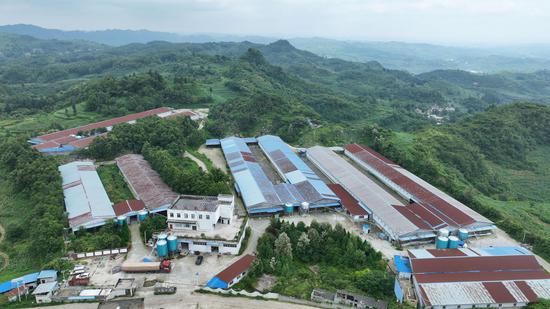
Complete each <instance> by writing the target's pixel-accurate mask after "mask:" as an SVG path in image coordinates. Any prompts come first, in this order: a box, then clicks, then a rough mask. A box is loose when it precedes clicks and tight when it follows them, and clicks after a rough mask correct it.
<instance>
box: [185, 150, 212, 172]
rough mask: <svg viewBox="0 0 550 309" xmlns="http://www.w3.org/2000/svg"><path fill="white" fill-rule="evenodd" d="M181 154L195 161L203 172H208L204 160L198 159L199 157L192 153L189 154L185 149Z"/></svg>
mask: <svg viewBox="0 0 550 309" xmlns="http://www.w3.org/2000/svg"><path fill="white" fill-rule="evenodd" d="M183 156H184V157H186V158H189V159H191V160H193V161H194V162H195V163H197V165H198V166H199V167H200V168H201V169H202V171H203V172H206V173H208V168H207V167H206V164H204V162H202V161H201V160H199V158H197V157H195V156H194V155H192V154H190V153H189V152H187V151H186V152H185V153H184V154H183Z"/></svg>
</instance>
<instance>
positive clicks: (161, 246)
mask: <svg viewBox="0 0 550 309" xmlns="http://www.w3.org/2000/svg"><path fill="white" fill-rule="evenodd" d="M157 255H158V256H159V257H165V256H167V255H168V246H167V244H166V240H164V239H162V240H159V241H157Z"/></svg>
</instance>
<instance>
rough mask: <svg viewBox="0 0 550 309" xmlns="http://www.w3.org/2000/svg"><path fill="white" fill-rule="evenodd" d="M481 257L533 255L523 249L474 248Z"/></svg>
mask: <svg viewBox="0 0 550 309" xmlns="http://www.w3.org/2000/svg"><path fill="white" fill-rule="evenodd" d="M472 250H474V251H476V252H478V253H479V254H480V255H487V256H502V255H533V253H532V252H531V251H529V250H527V249H525V248H523V247H486V248H472Z"/></svg>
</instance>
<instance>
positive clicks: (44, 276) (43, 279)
mask: <svg viewBox="0 0 550 309" xmlns="http://www.w3.org/2000/svg"><path fill="white" fill-rule="evenodd" d="M54 281H57V271H56V270H53V269H45V270H43V271H41V272H40V273H39V274H38V284H42V283H47V282H54Z"/></svg>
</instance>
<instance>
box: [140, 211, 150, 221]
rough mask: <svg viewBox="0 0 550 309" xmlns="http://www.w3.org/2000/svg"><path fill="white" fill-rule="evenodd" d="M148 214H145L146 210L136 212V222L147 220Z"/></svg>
mask: <svg viewBox="0 0 550 309" xmlns="http://www.w3.org/2000/svg"><path fill="white" fill-rule="evenodd" d="M148 214H149V213H148V212H147V210H145V209H144V210H141V211H140V212H138V220H139V221H143V220H145V219H146V218H147V215H148Z"/></svg>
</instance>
